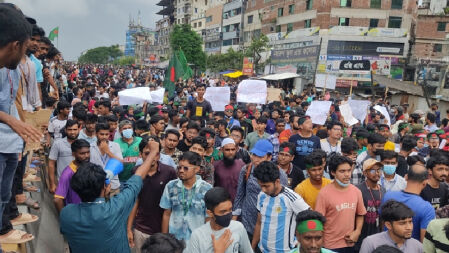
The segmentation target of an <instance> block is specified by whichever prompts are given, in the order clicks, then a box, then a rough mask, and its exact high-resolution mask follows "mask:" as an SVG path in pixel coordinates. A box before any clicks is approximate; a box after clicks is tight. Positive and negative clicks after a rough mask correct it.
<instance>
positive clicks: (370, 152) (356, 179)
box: [351, 133, 387, 185]
mask: <svg viewBox="0 0 449 253" xmlns="http://www.w3.org/2000/svg"><path fill="white" fill-rule="evenodd" d="M386 142H387V139H386V138H385V137H383V136H382V135H380V134H378V133H372V134H370V135H369V136H368V145H367V146H366V148H367V149H366V150H365V151H363V152H362V153H360V154H359V155H358V156H357V159H356V165H355V168H354V171H353V172H352V178H351V183H352V184H354V185H358V184H360V183H362V182H363V181H365V177H364V176H363V173H362V167H363V162H365V161H366V160H367V159H369V158H373V159H376V160H377V161H379V162H380V155H381V153H382V152H383V151H384V146H385V143H386Z"/></svg>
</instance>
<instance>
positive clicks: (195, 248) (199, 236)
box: [184, 220, 253, 253]
mask: <svg viewBox="0 0 449 253" xmlns="http://www.w3.org/2000/svg"><path fill="white" fill-rule="evenodd" d="M226 229H229V230H230V232H231V234H232V235H231V240H233V241H232V244H231V245H229V247H228V248H227V249H226V251H225V253H253V249H252V248H251V243H250V241H249V239H248V235H247V233H246V230H245V228H244V227H243V225H242V223H240V222H238V221H234V220H231V223H230V224H229V226H228V227H227V228H223V229H221V230H218V231H215V230H212V228H211V227H210V222H207V223H206V224H204V225H202V226H201V227H199V228H197V229H195V230H194V231H193V233H192V236H191V237H190V240H189V241H188V243H187V247H186V249H185V250H184V253H198V252H201V253H214V247H213V245H212V237H211V235H212V234H213V235H214V236H215V240H218V239H219V238H220V236H221V235H223V233H224V231H225V230H226Z"/></svg>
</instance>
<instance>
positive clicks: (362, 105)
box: [349, 99, 371, 122]
mask: <svg viewBox="0 0 449 253" xmlns="http://www.w3.org/2000/svg"><path fill="white" fill-rule="evenodd" d="M370 104H371V102H370V101H368V100H352V99H351V100H349V106H350V107H351V111H352V115H353V116H354V118H356V119H358V120H359V121H360V122H365V118H366V115H367V114H368V106H369V105H370Z"/></svg>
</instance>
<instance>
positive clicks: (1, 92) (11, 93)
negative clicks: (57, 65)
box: [0, 68, 23, 154]
mask: <svg viewBox="0 0 449 253" xmlns="http://www.w3.org/2000/svg"><path fill="white" fill-rule="evenodd" d="M20 76H21V72H20V70H19V68H16V69H15V70H10V69H7V68H2V69H0V111H2V112H4V113H7V114H9V115H11V116H13V117H14V118H16V119H18V120H20V118H19V114H18V112H17V108H16V104H15V99H16V95H17V90H18V89H19V80H20ZM0 136H1V137H2V141H1V142H0V153H7V154H11V153H20V152H22V149H23V140H22V138H21V137H20V136H19V135H18V134H17V133H16V132H14V131H13V130H12V128H11V127H9V126H8V125H7V124H4V123H1V122H0Z"/></svg>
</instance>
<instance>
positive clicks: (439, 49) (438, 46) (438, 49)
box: [433, 44, 443, 52]
mask: <svg viewBox="0 0 449 253" xmlns="http://www.w3.org/2000/svg"><path fill="white" fill-rule="evenodd" d="M433 51H434V52H442V51H443V44H435V45H433Z"/></svg>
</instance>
